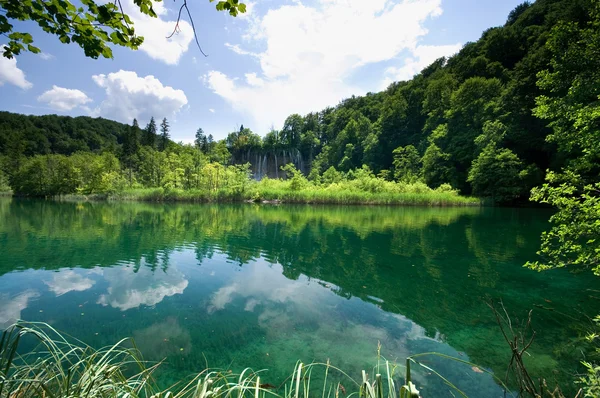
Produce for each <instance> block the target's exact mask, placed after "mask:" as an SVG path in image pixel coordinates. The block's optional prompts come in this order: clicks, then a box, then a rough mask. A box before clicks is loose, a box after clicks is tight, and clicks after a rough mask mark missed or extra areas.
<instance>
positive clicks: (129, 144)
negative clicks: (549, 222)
mask: <svg viewBox="0 0 600 398" xmlns="http://www.w3.org/2000/svg"><path fill="white" fill-rule="evenodd" d="M596 2H597V0H538V1H536V2H535V3H527V2H526V3H523V4H521V5H519V6H518V7H517V8H515V9H514V10H513V11H512V12H511V13H510V14H509V15H508V18H507V21H506V23H505V24H504V25H503V26H501V27H495V28H491V29H488V30H487V31H485V32H483V34H482V36H481V38H480V39H479V40H478V41H476V42H472V43H467V44H466V45H465V46H464V47H463V49H462V50H461V51H460V52H459V53H458V54H456V55H454V56H452V57H450V58H448V59H445V58H442V59H439V60H437V61H435V62H434V63H433V64H432V65H430V66H428V67H427V68H425V69H424V70H423V71H421V73H419V74H418V75H416V76H415V77H414V78H413V79H411V80H409V81H404V82H397V83H393V84H392V85H390V86H389V87H388V88H387V89H386V90H385V91H383V92H380V93H375V94H373V93H369V94H367V95H365V96H361V97H352V98H349V99H346V100H344V101H342V102H341V103H340V104H338V105H337V106H336V107H331V108H327V109H324V110H322V111H318V112H314V113H310V114H308V115H305V116H301V115H298V114H294V115H290V116H289V117H288V118H287V119H286V121H285V123H284V125H283V127H282V129H281V130H279V131H277V130H273V131H270V132H258V133H260V134H257V133H255V132H253V131H252V130H251V129H249V128H243V127H242V128H241V129H239V130H238V131H234V132H232V133H230V134H229V135H228V137H227V139H226V140H223V141H220V142H213V141H212V136H211V135H208V136H207V135H205V134H204V132H203V131H202V129H198V131H197V132H196V147H197V148H191V147H190V148H188V147H182V146H180V145H175V144H173V143H171V142H170V141H169V140H168V124H166V130H165V131H166V133H165V134H162V131H161V132H158V131H157V130H158V129H157V126H156V123H155V122H154V121H153V122H152V123H150V124H149V125H148V126H146V128H145V129H144V130H142V129H140V128H138V127H137V125H135V124H134V126H133V127H131V128H128V127H127V126H125V125H122V124H119V123H116V122H111V121H108V120H104V119H92V118H88V117H81V118H67V117H58V116H40V117H34V116H20V115H14V114H9V113H0V160H1V157H2V156H1V155H4V158H5V160H4V164H5V166H4V169H5V173H6V174H7V175H8V176H9V177H10V176H11V175H14V176H16V175H17V174H16V173H17V172H18V170H17V166H19V164H20V163H19V162H17V161H12V160H10V159H15V158H16V157H18V156H27V157H30V156H32V155H35V154H46V153H57V154H67V155H68V154H72V153H75V152H81V151H94V152H102V151H103V150H104V149H107V150H108V151H110V152H114V153H115V154H116V155H117V158H119V159H120V160H121V162H122V166H123V169H124V172H125V173H126V174H127V176H128V180H129V181H135V180H136V178H137V180H138V181H143V180H144V177H142V176H141V174H142V173H143V172H144V170H147V169H149V167H150V166H148V164H150V163H148V162H146V160H144V159H154V157H155V156H154V155H155V154H156V153H155V152H148V151H155V150H158V152H160V153H161V155H160V156H163V157H165V159H168V158H169V157H168V156H167V155H169V154H175V153H177V154H180V153H181V151H187V152H190V156H195V155H194V154H193V153H192V152H193V150H196V151H198V152H203V153H204V154H203V156H204V155H206V156H204V159H208V160H211V161H218V162H222V163H228V162H229V163H237V164H240V163H246V162H250V163H251V164H252V165H251V170H252V172H253V173H254V175H255V177H257V178H261V177H263V176H265V175H268V176H277V175H278V174H277V173H278V170H279V167H280V166H282V165H284V164H287V163H290V162H292V163H294V164H295V166H296V167H297V168H299V169H300V170H302V171H303V172H304V173H305V174H307V175H308V177H309V179H310V180H311V181H313V182H314V183H315V184H321V183H322V182H324V181H328V182H331V181H338V180H339V179H340V178H342V179H343V178H348V179H352V178H353V176H354V175H355V174H354V173H352V172H351V171H352V170H356V169H359V168H361V169H363V170H367V172H368V173H371V172H372V173H373V174H374V175H377V176H379V177H380V178H381V179H387V180H396V181H408V182H414V181H417V180H422V181H424V182H425V183H426V184H427V185H429V186H430V187H433V188H435V187H438V186H440V185H442V184H443V183H449V184H451V185H452V186H453V187H455V188H458V189H460V190H461V191H462V192H463V193H466V194H474V195H476V196H480V197H491V198H493V199H494V200H495V201H499V202H512V201H514V200H517V199H519V198H521V199H526V198H528V197H529V192H530V190H531V188H532V187H534V186H538V185H539V184H540V183H541V182H542V181H543V179H544V176H545V174H546V171H547V170H557V171H558V170H561V169H563V167H564V166H565V165H567V164H570V163H572V162H571V161H572V160H574V159H576V158H578V157H580V156H581V154H582V153H584V152H585V151H583V150H582V149H581V148H582V145H583V144H585V143H582V145H579V144H577V145H571V144H566V145H561V144H560V141H561V140H560V139H558V138H560V137H558V136H556V135H555V136H554V138H553V139H547V138H548V137H552V132H553V130H552V129H551V128H550V127H548V126H549V125H550V123H551V121H552V119H556V118H555V117H553V116H552V115H554V114H556V112H555V111H556V109H554V108H552V107H549V106H548V104H552V101H554V99H556V98H561V97H564V96H566V95H567V94H568V93H569V92H570V91H569V87H571V85H575V86H573V87H576V85H577V84H578V83H577V79H579V77H578V76H584V77H585V76H592V77H593V76H595V75H594V74H596V73H598V70H597V66H596V64H597V60H596V59H594V55H593V54H594V51H595V50H593V46H592V44H590V46H591V47H590V48H592V50H589V51H591V52H590V54H592V55H587V56H586V55H585V51H587V50H586V48H587V47H585V45H584V44H585V43H587V41H585V40H587V39H585V37H587V36H585V35H589V34H591V33H593V32H594V30H597V29H598V28H597V26H598V24H599V22H598V21H597V20H598V18H600V16H598V15H597V13H598V12H597V11H595V8H594V7H597V4H596ZM594 21H595V22H594ZM592 22H594V23H592ZM588 30H589V32H591V33H585V32H588ZM565 32H567V33H565ZM568 32H574V33H573V34H571V33H568ZM578 32H579V33H578ZM581 32H584V33H581ZM577 34H580V35H583V36H581V39H578V38H577V37H576V35H577ZM582 43H583V44H582ZM578 51H579V52H581V54H584V55H579V56H578V55H577V54H576V53H577V52H578ZM595 58H598V57H597V53H596V55H595ZM573 60H577V61H576V62H575V61H573ZM556 76H559V77H556ZM562 80H564V82H563V83H561V81H562ZM588 80H591V81H594V82H595V81H596V80H594V78H590V79H588ZM563 86H564V87H563ZM594 87H595V85H594V84H592V85H591V86H590V87H589V90H588V91H589V92H588V93H587V94H585V98H584V97H581V98H576V99H574V100H576V101H579V102H577V104H580V105H582V106H585V105H586V104H589V103H592V102H594V101H597V100H598V95H597V93H596V91H594V90H595V89H594ZM577 104H574V105H577ZM163 123H166V120H165V121H163ZM552 126H553V127H554V128H556V127H557V126H558V124H556V123H554V124H553V125H552ZM161 130H163V128H162V125H161ZM190 133H191V132H190ZM265 133H266V134H265ZM557 137H558V138H557ZM144 151H145V152H144ZM187 152H186V153H187ZM585 153H587V152H585ZM144 154H145V155H148V154H150V155H152V156H150V155H148V156H143V155H144ZM157 156H159V155H157ZM177 156H179V155H177ZM177 156H171V158H173V159H176V158H177ZM186 156H187V155H186ZM177 159H178V158H177ZM154 163H156V162H154ZM154 163H152V164H153V165H154ZM152 167H155V166H152ZM157 167H158V166H157ZM165 167H166V166H165ZM173 167H174V166H173ZM173 167H172V165H171V166H169V167H168V168H173ZM186 167H187V166H186ZM186 167H184V166H177V167H176V168H178V169H179V168H180V169H184V171H185V170H187V168H186ZM125 169H127V170H126V171H125ZM186 172H187V171H186ZM190 173H191V172H190ZM151 174H152V173H151ZM154 174H156V173H154ZM158 174H159V175H160V174H161V173H158ZM136 176H137V177H136ZM595 177H597V176H594V178H595ZM594 178H592V180H594ZM148 181H153V182H151V183H150V182H146V183H144V184H145V186H147V185H148V184H150V186H155V185H156V184H161V183H162V182H161V181H163V180H162V179H161V178H152V179H148ZM153 184H154V185H153Z"/></svg>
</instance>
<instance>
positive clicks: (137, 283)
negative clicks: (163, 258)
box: [98, 266, 188, 311]
mask: <svg viewBox="0 0 600 398" xmlns="http://www.w3.org/2000/svg"><path fill="white" fill-rule="evenodd" d="M103 274H104V279H105V280H106V281H107V282H108V283H109V287H108V289H107V293H106V294H102V295H101V296H100V297H99V298H98V304H102V305H104V306H111V307H113V308H118V309H120V310H121V311H126V310H129V309H131V308H137V307H139V306H141V305H146V306H153V305H156V304H158V303H160V302H161V301H163V300H164V298H165V297H170V296H174V295H176V294H182V293H183V291H184V290H185V288H186V287H187V286H188V281H187V279H185V277H184V275H183V274H182V273H181V272H180V271H179V270H178V269H177V267H175V266H171V267H170V268H169V269H168V270H166V271H152V270H151V269H150V268H148V267H140V268H139V270H138V271H137V272H135V271H134V269H133V267H129V266H124V267H116V268H108V269H104V270H103Z"/></svg>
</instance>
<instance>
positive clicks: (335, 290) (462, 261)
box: [0, 198, 599, 397]
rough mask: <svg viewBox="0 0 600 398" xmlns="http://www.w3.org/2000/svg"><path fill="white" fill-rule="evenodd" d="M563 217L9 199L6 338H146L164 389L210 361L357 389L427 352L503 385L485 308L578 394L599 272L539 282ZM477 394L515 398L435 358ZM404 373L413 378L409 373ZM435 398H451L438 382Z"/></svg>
mask: <svg viewBox="0 0 600 398" xmlns="http://www.w3.org/2000/svg"><path fill="white" fill-rule="evenodd" d="M548 216H549V213H548V212H547V211H543V210H533V209H479V208H399V207H393V208H387V207H317V206H314V207H311V206H257V205H158V204H156V205H152V204H134V203H56V202H47V201H25V200H16V199H14V200H11V199H2V198H0V253H2V254H1V255H0V328H3V327H6V326H8V325H9V324H11V323H12V322H13V321H14V320H15V319H25V320H32V321H33V320H35V321H44V322H48V323H50V324H51V325H53V326H54V327H56V328H58V329H60V330H62V331H65V332H67V333H69V334H71V335H73V336H74V337H77V338H80V339H82V340H84V341H86V342H88V343H89V344H91V345H93V346H98V347H100V346H103V345H108V344H111V343H114V342H116V341H118V340H119V339H121V338H123V337H127V336H133V337H134V339H135V341H136V343H137V345H138V346H139V348H140V349H141V350H142V352H143V354H144V356H145V358H146V359H148V360H152V361H160V360H162V359H164V358H166V359H167V361H166V365H165V366H164V367H163V368H164V369H163V372H162V374H161V377H162V380H164V382H165V383H168V382H169V381H172V380H175V379H177V378H179V377H181V376H182V375H187V374H190V373H194V372H198V371H201V370H202V369H204V368H205V367H206V364H208V365H209V366H210V367H219V368H225V369H229V368H230V369H233V370H234V371H240V370H242V369H243V368H245V367H248V366H249V367H252V368H254V369H256V370H258V369H269V372H268V373H267V375H266V376H264V377H263V378H266V380H267V381H269V382H270V383H271V384H275V385H278V384H279V383H281V382H282V381H283V380H284V379H285V378H286V377H287V376H288V375H289V374H290V373H291V371H292V370H293V367H294V365H295V363H296V361H297V360H301V361H303V362H305V363H308V362H312V361H326V360H327V359H330V360H331V362H332V363H333V364H335V365H337V366H339V367H341V368H343V369H345V370H347V371H348V372H349V373H350V374H351V375H352V376H353V377H355V378H357V379H358V378H359V377H360V370H361V369H367V370H370V369H372V367H373V366H374V365H375V364H376V363H377V358H378V357H377V347H378V345H379V344H381V355H382V356H384V357H385V358H388V359H389V360H392V361H397V362H398V363H399V364H400V365H402V364H403V363H404V359H405V358H406V356H408V355H411V354H415V353H420V352H428V351H436V352H440V353H445V354H448V355H451V356H454V357H457V358H460V359H463V360H468V361H473V362H475V363H477V364H479V365H480V366H481V367H482V368H485V369H487V370H490V371H493V372H495V373H496V374H499V375H501V376H502V377H503V375H504V371H505V370H506V365H507V363H508V360H509V358H510V357H509V352H508V351H507V347H506V343H505V342H504V341H503V340H502V336H501V334H500V332H499V329H498V327H497V325H496V323H495V319H494V317H493V315H492V313H491V312H490V310H489V308H488V307H487V306H486V303H485V299H486V298H493V299H495V300H496V301H498V300H499V299H502V300H503V302H504V304H505V306H506V308H507V309H508V310H509V311H510V312H511V313H512V314H513V316H514V317H515V319H514V321H515V323H518V322H519V321H520V320H522V319H524V317H525V316H526V314H527V312H528V311H529V310H530V309H533V310H534V311H533V323H534V328H535V329H536V330H537V332H538V337H537V338H536V342H535V343H534V345H533V346H532V347H531V350H530V353H531V354H532V356H531V357H530V358H528V359H529V363H530V366H531V369H532V372H534V373H538V374H542V375H544V376H545V377H547V378H549V379H551V380H554V379H556V380H559V381H563V382H564V380H568V379H569V378H570V374H572V373H573V372H575V371H576V364H577V362H578V360H579V359H581V358H580V356H579V355H580V354H579V345H580V343H579V342H578V341H577V340H576V338H577V337H578V336H579V335H582V333H583V332H584V330H585V329H584V328H585V327H586V325H587V320H586V318H585V315H584V314H595V313H596V312H598V310H599V308H598V305H597V303H598V301H597V300H595V299H593V298H591V297H590V296H591V295H593V294H592V293H590V290H593V289H595V286H596V285H597V284H596V283H595V282H596V280H595V279H594V278H593V277H591V276H590V275H588V274H580V275H573V274H569V273H567V272H562V271H558V272H548V273H543V274H539V273H535V272H532V271H529V270H526V269H523V268H522V264H523V263H525V262H526V261H527V260H531V259H535V251H536V249H537V246H538V245H539V236H540V233H541V231H542V230H544V229H545V228H546V227H547V224H546V220H547V218H548ZM425 362H426V363H427V365H428V366H431V367H432V368H435V369H436V370H438V371H440V372H441V373H442V374H444V376H446V377H447V378H449V379H450V380H452V381H453V382H455V384H457V385H458V386H459V387H460V388H462V389H463V390H464V391H465V392H467V393H468V395H469V396H471V397H496V396H497V397H501V396H503V390H502V389H501V388H500V387H499V386H498V384H497V383H496V382H494V380H493V379H492V378H491V377H490V376H489V375H487V374H481V373H478V372H476V371H474V370H473V369H472V368H471V367H470V366H466V365H460V364H458V363H455V362H449V361H444V360H441V359H436V358H433V357H432V358H426V359H425ZM398 370H399V371H400V372H402V367H399V368H398ZM417 382H418V384H419V387H421V389H422V392H423V396H450V393H449V392H448V388H447V387H445V386H444V385H443V383H442V382H441V381H440V380H439V379H438V378H437V377H435V375H432V374H430V372H427V371H420V372H419V373H418V377H417Z"/></svg>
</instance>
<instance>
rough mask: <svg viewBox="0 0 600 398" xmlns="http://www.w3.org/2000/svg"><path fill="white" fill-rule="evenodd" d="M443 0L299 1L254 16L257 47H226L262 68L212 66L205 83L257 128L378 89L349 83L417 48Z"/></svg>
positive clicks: (253, 37)
mask: <svg viewBox="0 0 600 398" xmlns="http://www.w3.org/2000/svg"><path fill="white" fill-rule="evenodd" d="M441 12H442V9H441V0H404V1H401V0H369V1H365V0H320V1H319V5H318V6H314V7H312V6H307V5H304V4H303V3H301V2H296V3H295V4H293V5H283V6H280V7H278V8H276V9H271V10H269V11H268V12H267V13H266V15H264V16H262V17H253V18H250V19H249V20H248V21H249V27H248V31H247V34H246V35H245V37H246V38H247V39H248V40H249V41H251V44H252V45H253V47H258V48H261V47H262V48H265V50H264V51H263V52H261V53H258V54H256V53H252V52H250V51H246V50H244V49H242V48H240V47H239V46H238V45H235V44H226V46H227V47H228V48H230V49H231V50H232V51H234V52H236V53H237V54H240V55H243V56H252V57H257V58H258V61H259V63H260V73H254V74H252V73H250V71H248V72H247V73H246V76H245V77H246V79H245V81H242V80H241V79H240V80H239V81H238V80H236V79H235V78H234V77H230V76H227V75H225V74H224V73H222V72H220V71H217V70H213V71H210V72H208V73H207V74H206V75H205V76H204V82H205V84H206V85H207V86H208V87H209V88H210V89H212V90H213V91H214V92H215V93H216V94H218V95H220V96H221V97H223V98H224V99H225V100H226V101H227V102H229V103H230V104H231V105H232V106H233V107H234V108H235V109H237V110H240V111H242V112H244V113H246V114H248V115H250V116H251V117H252V118H253V119H254V122H255V123H256V124H257V126H256V128H257V129H260V130H266V129H267V128H268V127H269V126H270V125H271V124H273V123H274V124H275V125H281V124H282V122H283V120H284V119H285V117H286V116H288V115H289V114H291V113H307V112H310V111H313V110H319V109H321V108H323V107H325V106H328V105H332V104H335V103H337V102H338V101H339V100H341V99H343V98H346V97H349V96H350V95H352V94H361V93H364V92H365V91H367V90H376V89H378V88H379V84H380V82H381V79H373V82H371V83H370V84H372V85H373V87H364V86H365V84H364V83H363V84H361V87H358V86H356V85H353V84H351V83H350V82H349V78H350V77H351V75H352V74H353V73H355V72H356V71H357V70H358V69H359V68H361V67H362V66H365V65H369V64H376V63H379V62H383V61H390V60H392V59H394V58H396V57H397V56H398V55H399V54H400V53H401V52H403V51H405V50H409V51H410V50H414V49H417V48H419V46H418V43H419V40H420V39H421V38H422V37H423V36H424V35H426V34H427V30H426V29H425V28H424V22H425V21H426V20H428V19H429V18H432V17H436V16H439V15H440V14H441Z"/></svg>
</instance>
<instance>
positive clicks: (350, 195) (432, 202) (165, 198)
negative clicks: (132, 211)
mask: <svg viewBox="0 0 600 398" xmlns="http://www.w3.org/2000/svg"><path fill="white" fill-rule="evenodd" d="M0 196H3V197H12V198H16V199H20V198H24V199H51V200H56V201H73V202H79V201H90V202H147V203H148V202H155V203H216V204H227V203H238V204H239V203H247V204H271V205H280V204H307V205H352V206H407V207H409V206H410V207H413V206H414V207H482V206H485V201H484V200H482V199H478V198H473V197H466V196H459V195H456V194H451V193H395V194H390V193H379V194H378V193H368V192H350V191H341V192H323V191H308V190H307V191H265V192H262V193H259V194H258V195H257V194H254V195H250V194H248V193H246V194H236V195H232V194H228V193H225V192H220V191H216V192H206V191H195V190H192V191H184V190H179V189H171V190H166V189H163V188H146V189H135V190H127V191H124V192H122V193H118V194H89V195H81V194H68V195H60V196H52V197H46V198H43V197H40V198H36V197H32V196H18V195H12V194H11V193H0Z"/></svg>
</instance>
